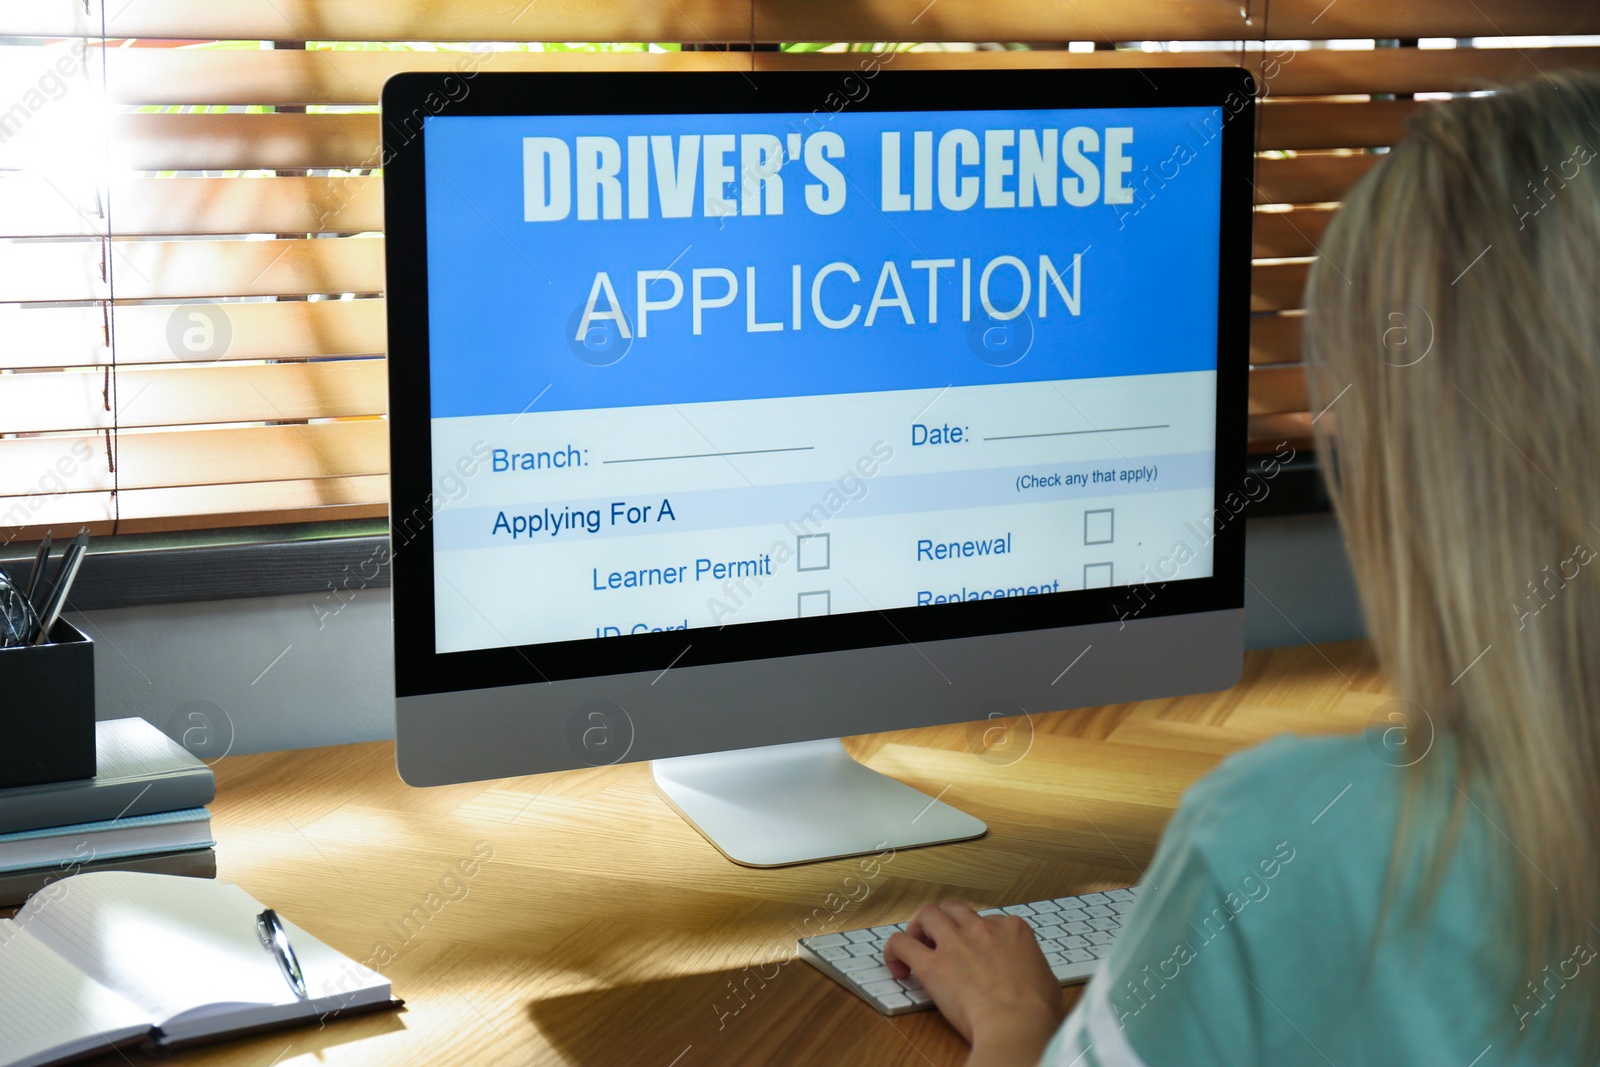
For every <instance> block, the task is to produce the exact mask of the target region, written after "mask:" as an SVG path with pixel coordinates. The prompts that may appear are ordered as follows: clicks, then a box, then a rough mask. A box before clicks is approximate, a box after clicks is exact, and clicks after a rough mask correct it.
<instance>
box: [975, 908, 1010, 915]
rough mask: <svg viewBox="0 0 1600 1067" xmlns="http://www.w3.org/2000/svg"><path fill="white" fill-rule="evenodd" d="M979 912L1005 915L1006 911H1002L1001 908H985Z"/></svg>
mask: <svg viewBox="0 0 1600 1067" xmlns="http://www.w3.org/2000/svg"><path fill="white" fill-rule="evenodd" d="M978 914H979V915H1004V914H1005V912H1003V911H1001V910H1000V909H999V908H984V909H983V910H982V911H980V912H978Z"/></svg>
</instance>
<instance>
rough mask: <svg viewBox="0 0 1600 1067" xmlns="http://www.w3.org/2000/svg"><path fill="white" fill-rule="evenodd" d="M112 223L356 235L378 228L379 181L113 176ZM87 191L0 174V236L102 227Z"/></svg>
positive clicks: (179, 230)
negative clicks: (0, 176)
mask: <svg viewBox="0 0 1600 1067" xmlns="http://www.w3.org/2000/svg"><path fill="white" fill-rule="evenodd" d="M110 203H111V205H112V207H113V215H112V222H113V223H114V224H115V226H116V232H117V233H118V234H119V235H123V236H170V235H176V234H240V233H280V234H282V233H293V234H299V233H361V232H366V231H373V230H381V229H382V228H383V179H382V178H378V177H357V176H340V177H329V178H298V177H295V178H287V177H285V178H116V179H113V180H112V182H111V183H110ZM106 226H107V220H106V218H105V217H102V216H101V215H100V214H98V212H97V209H96V205H95V197H94V193H93V191H92V190H88V189H64V188H62V186H61V184H60V183H59V182H57V181H54V180H52V179H50V178H45V177H42V176H33V175H23V176H13V177H7V178H0V237H85V236H98V235H101V234H104V233H105V232H106Z"/></svg>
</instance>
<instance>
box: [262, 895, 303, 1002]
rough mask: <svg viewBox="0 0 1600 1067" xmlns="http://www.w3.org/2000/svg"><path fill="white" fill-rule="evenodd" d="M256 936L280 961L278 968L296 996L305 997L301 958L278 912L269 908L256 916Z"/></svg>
mask: <svg viewBox="0 0 1600 1067" xmlns="http://www.w3.org/2000/svg"><path fill="white" fill-rule="evenodd" d="M256 936H257V937H259V938H260V939H261V944H262V945H264V946H265V947H266V949H267V951H268V952H270V953H272V956H273V958H274V959H276V960H277V961H278V968H279V969H280V970H282V971H283V978H284V981H286V982H288V983H289V988H290V989H292V990H294V992H295V995H296V996H298V997H302V998H304V997H305V995H306V977H305V975H304V974H302V973H301V971H300V959H299V957H297V956H296V955H295V954H294V947H293V946H292V945H290V944H289V931H287V930H285V929H284V928H283V920H281V919H279V918H278V913H277V912H275V911H273V910H272V909H271V908H268V909H267V910H266V911H264V912H262V913H261V914H260V915H258V916H256Z"/></svg>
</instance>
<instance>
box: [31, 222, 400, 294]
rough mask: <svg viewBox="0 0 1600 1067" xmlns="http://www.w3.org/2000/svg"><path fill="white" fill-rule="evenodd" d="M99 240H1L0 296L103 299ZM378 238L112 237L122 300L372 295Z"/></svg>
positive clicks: (106, 289)
mask: <svg viewBox="0 0 1600 1067" xmlns="http://www.w3.org/2000/svg"><path fill="white" fill-rule="evenodd" d="M102 255H103V253H102V242H99V241H91V242H23V243H15V244H3V243H0V294H4V295H5V296H6V297H7V298H8V299H9V300H15V301H51V300H105V299H108V298H109V297H110V296H111V285H110V283H109V282H108V280H107V279H106V278H105V277H102V272H101V269H100V266H101V259H102ZM383 271H384V265H383V239H382V238H378V237H372V238H357V237H345V238H333V239H329V240H311V239H307V240H282V241H112V242H111V272H110V277H111V278H112V279H114V281H115V288H116V296H117V298H118V299H121V300H163V299H187V298H190V297H199V296H206V297H216V296H273V295H297V296H300V295H306V294H310V293H376V292H380V291H382V289H383Z"/></svg>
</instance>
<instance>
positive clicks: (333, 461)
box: [0, 419, 389, 497]
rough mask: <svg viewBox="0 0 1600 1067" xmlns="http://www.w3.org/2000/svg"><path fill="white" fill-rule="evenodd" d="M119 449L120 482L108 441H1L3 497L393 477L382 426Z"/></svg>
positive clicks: (189, 437) (177, 440) (247, 431)
mask: <svg viewBox="0 0 1600 1067" xmlns="http://www.w3.org/2000/svg"><path fill="white" fill-rule="evenodd" d="M116 447H117V471H116V474H115V475H113V474H112V473H111V465H110V464H109V463H108V462H107V461H106V439H105V436H104V435H103V434H102V435H96V436H92V437H20V438H8V439H3V440H0V497H6V496H23V495H26V494H27V493H30V492H34V491H36V490H38V489H39V488H40V487H41V486H42V485H48V487H49V489H50V491H52V492H61V493H92V492H109V491H110V490H112V489H113V488H121V489H124V490H127V489H164V488H176V487H180V486H187V485H226V484H233V483H239V482H276V481H295V480H304V479H311V478H332V477H351V476H355V475H364V474H387V473H388V458H389V439H388V426H387V424H386V423H384V422H383V421H382V420H379V419H363V420H360V421H352V422H326V423H313V424H309V425H295V426H251V427H242V428H239V429H230V430H168V431H151V430H141V431H136V432H131V433H122V434H118V435H117V446H116Z"/></svg>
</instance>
